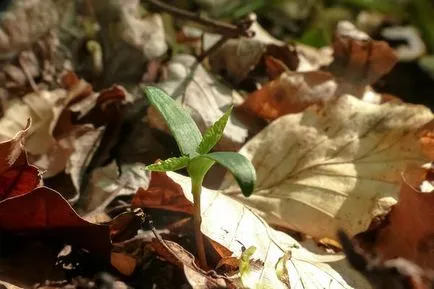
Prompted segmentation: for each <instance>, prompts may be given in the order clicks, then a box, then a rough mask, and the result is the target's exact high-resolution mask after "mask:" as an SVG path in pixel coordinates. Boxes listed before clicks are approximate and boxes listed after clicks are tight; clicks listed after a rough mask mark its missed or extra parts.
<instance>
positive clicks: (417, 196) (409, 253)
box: [375, 166, 434, 269]
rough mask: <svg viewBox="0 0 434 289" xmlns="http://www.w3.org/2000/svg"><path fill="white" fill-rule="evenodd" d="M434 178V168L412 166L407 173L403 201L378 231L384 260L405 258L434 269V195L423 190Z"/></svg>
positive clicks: (401, 195)
mask: <svg viewBox="0 0 434 289" xmlns="http://www.w3.org/2000/svg"><path fill="white" fill-rule="evenodd" d="M431 181H432V170H431V169H424V168H422V167H419V166H409V167H408V168H407V170H406V171H405V172H404V173H403V177H402V184H401V191H400V193H399V201H398V203H397V204H396V205H395V206H393V208H392V211H391V212H390V214H389V215H388V219H387V220H388V222H387V225H386V226H385V227H384V228H380V229H379V231H378V232H377V233H376V244H375V249H376V250H377V251H378V253H379V254H380V256H382V257H383V258H384V259H386V260H387V259H393V258H396V257H402V258H406V259H408V260H410V261H413V262H415V263H416V264H418V265H419V266H421V267H422V268H430V269H434V250H433V248H434V225H433V223H432V222H431V220H433V217H434V212H433V209H432V208H433V205H434V195H433V190H431V189H430V190H428V191H425V192H424V191H421V189H423V188H424V187H423V184H424V183H425V184H426V185H425V186H429V184H430V182H431Z"/></svg>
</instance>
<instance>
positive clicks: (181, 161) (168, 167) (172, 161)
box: [146, 156, 190, 172]
mask: <svg viewBox="0 0 434 289" xmlns="http://www.w3.org/2000/svg"><path fill="white" fill-rule="evenodd" d="M189 160H190V158H189V157H188V156H182V157H177V158H169V159H167V160H164V161H160V162H158V163H156V164H152V165H149V166H146V169H147V170H148V171H155V172H167V171H177V170H180V169H182V168H185V167H186V166H187V164H188V161H189Z"/></svg>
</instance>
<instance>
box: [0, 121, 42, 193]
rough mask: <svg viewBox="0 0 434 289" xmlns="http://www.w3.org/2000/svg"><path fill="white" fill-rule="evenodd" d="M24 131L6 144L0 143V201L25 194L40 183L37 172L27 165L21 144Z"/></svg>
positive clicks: (25, 131) (34, 168)
mask: <svg viewBox="0 0 434 289" xmlns="http://www.w3.org/2000/svg"><path fill="white" fill-rule="evenodd" d="M29 127H30V122H29V123H28V125H27V127H26V129H25V130H23V131H21V132H19V133H17V135H16V136H15V137H14V138H13V139H11V140H9V141H6V142H2V143H0V200H3V199H6V198H10V197H15V196H19V195H22V194H26V193H28V192H30V191H31V190H33V189H34V188H35V187H36V186H37V185H38V184H39V182H40V176H39V171H38V169H37V168H36V167H34V166H31V165H29V164H28V163H27V156H26V153H25V152H24V150H23V148H22V145H21V142H22V140H23V137H24V136H25V135H26V133H27V131H28V128H29Z"/></svg>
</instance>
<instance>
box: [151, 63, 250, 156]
mask: <svg viewBox="0 0 434 289" xmlns="http://www.w3.org/2000/svg"><path fill="white" fill-rule="evenodd" d="M168 70H169V76H168V80H167V81H164V82H162V83H160V84H159V87H161V88H162V89H163V90H165V91H166V92H167V93H168V94H169V95H170V96H171V97H172V98H174V99H176V100H177V101H179V102H180V103H182V104H183V106H184V107H185V108H186V109H187V110H188V111H189V112H190V115H191V116H192V117H193V119H194V120H195V121H196V123H197V125H198V127H199V129H200V130H201V131H202V132H204V131H205V130H206V129H207V128H208V127H209V126H211V125H212V124H213V123H214V122H215V121H216V120H217V119H219V118H220V117H221V116H222V115H223V114H224V113H225V112H226V110H227V109H228V108H229V106H230V105H232V104H233V103H238V102H240V101H241V96H240V95H239V94H238V93H237V92H236V91H235V90H233V89H231V88H230V87H228V86H226V85H225V84H223V83H222V82H221V81H219V80H218V79H217V78H216V77H214V76H213V75H211V74H210V73H208V72H207V71H206V70H205V69H204V68H203V67H202V66H201V65H200V64H197V63H196V59H195V58H194V57H193V56H190V55H177V56H175V57H174V58H173V60H172V61H171V62H170V63H169V64H168ZM153 115H155V114H153ZM149 117H150V124H151V126H152V127H157V128H165V127H166V124H165V122H164V120H163V119H162V118H158V117H155V116H154V117H151V116H149ZM167 131H168V130H167ZM247 134H248V131H247V128H246V127H245V126H244V125H243V124H241V123H240V122H239V121H238V120H237V119H236V118H235V117H234V116H231V117H230V119H229V121H228V124H227V126H226V128H225V131H224V134H223V137H222V139H221V141H220V143H219V144H218V145H217V147H216V148H217V149H222V150H237V149H239V148H240V147H241V146H242V144H243V143H244V142H245V140H246V138H247Z"/></svg>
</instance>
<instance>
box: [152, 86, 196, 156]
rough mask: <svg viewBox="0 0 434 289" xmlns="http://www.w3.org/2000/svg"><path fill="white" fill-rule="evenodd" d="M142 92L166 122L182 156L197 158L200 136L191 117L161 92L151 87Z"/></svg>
mask: <svg viewBox="0 0 434 289" xmlns="http://www.w3.org/2000/svg"><path fill="white" fill-rule="evenodd" d="M144 90H145V94H146V96H147V97H148V99H149V101H150V102H151V104H152V105H153V106H154V107H155V108H156V109H157V110H158V111H159V112H160V113H161V115H162V116H163V118H164V119H165V120H166V122H167V125H168V126H169V129H170V132H171V133H172V135H173V137H174V138H175V140H176V143H177V144H178V147H179V150H180V151H181V152H182V154H184V155H188V156H190V157H194V156H197V152H196V150H197V148H198V146H199V144H200V143H201V141H202V135H201V134H200V131H199V128H198V127H197V125H196V123H195V122H194V120H193V119H192V118H191V116H190V115H189V114H188V113H187V112H186V111H185V110H184V109H183V108H182V107H181V105H179V104H178V103H177V102H176V101H175V100H173V99H172V98H171V97H170V96H169V95H167V94H166V93H165V92H164V91H163V90H161V89H159V88H157V87H151V86H147V87H145V89H144Z"/></svg>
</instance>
